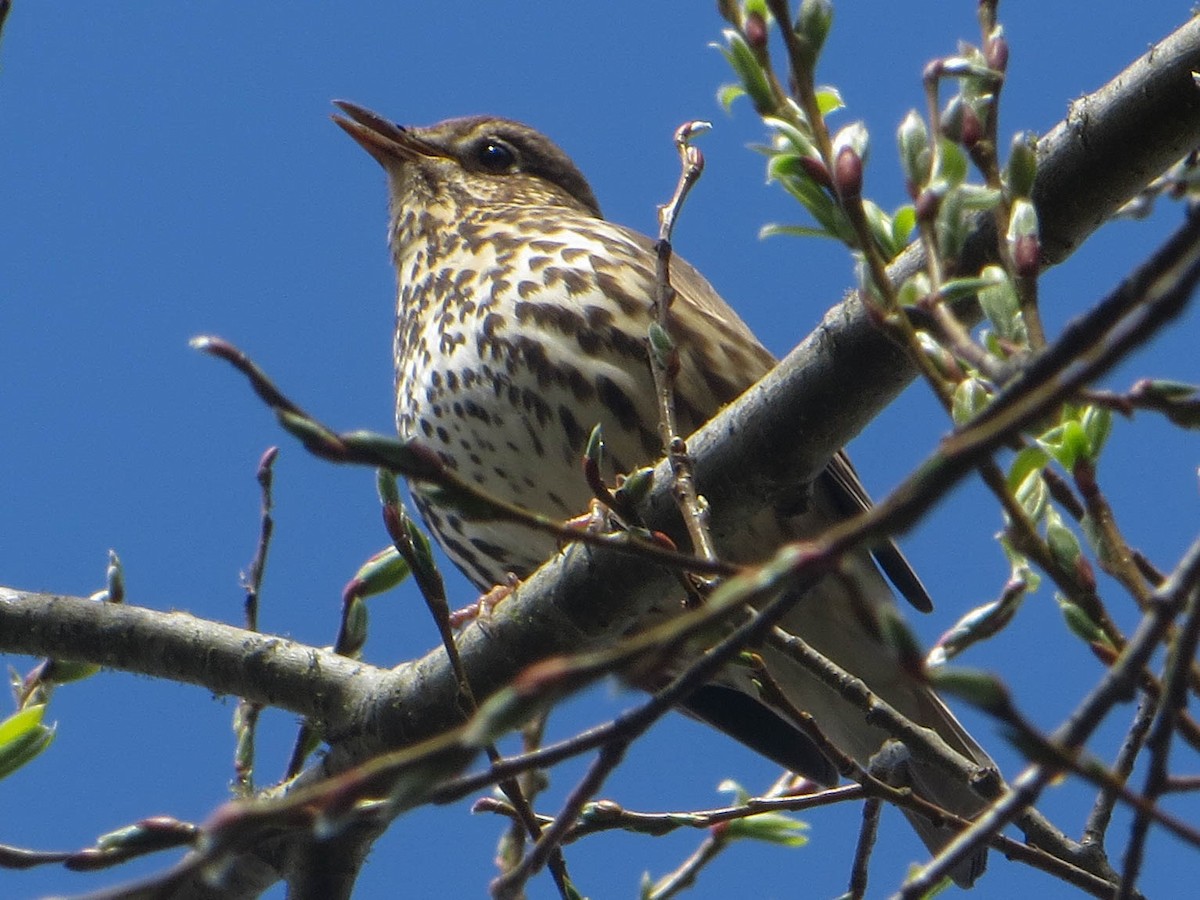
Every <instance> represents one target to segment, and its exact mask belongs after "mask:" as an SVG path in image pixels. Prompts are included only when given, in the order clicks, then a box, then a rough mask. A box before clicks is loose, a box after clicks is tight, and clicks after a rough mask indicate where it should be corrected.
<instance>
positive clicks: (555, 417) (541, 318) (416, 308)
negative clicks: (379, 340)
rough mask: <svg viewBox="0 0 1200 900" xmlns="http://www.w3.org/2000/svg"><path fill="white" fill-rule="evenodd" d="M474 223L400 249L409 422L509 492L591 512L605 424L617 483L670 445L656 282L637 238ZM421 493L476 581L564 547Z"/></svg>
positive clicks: (405, 418) (403, 382) (402, 371)
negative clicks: (661, 398)
mask: <svg viewBox="0 0 1200 900" xmlns="http://www.w3.org/2000/svg"><path fill="white" fill-rule="evenodd" d="M466 226H467V227H459V228H456V229H455V230H454V232H453V233H452V234H447V235H446V236H444V238H443V239H439V240H435V241H429V242H426V243H425V244H423V245H421V246H418V247H416V248H414V249H413V250H412V251H411V252H408V253H404V254H397V255H396V263H397V270H398V274H399V288H398V304H397V327H396V335H395V363H396V379H397V405H396V416H397V425H398V428H399V431H400V433H401V435H402V436H403V437H406V438H415V439H418V440H420V441H422V442H424V443H426V444H427V445H428V446H430V447H431V448H432V449H434V450H435V451H436V452H437V453H439V455H441V457H442V458H443V459H444V460H446V462H447V463H448V464H449V465H450V466H451V467H453V468H454V469H455V470H456V471H457V473H458V474H459V475H460V476H462V477H464V478H466V479H468V480H469V481H472V482H474V483H476V484H478V485H479V486H480V487H481V488H483V489H484V490H486V491H488V492H489V493H491V494H493V495H495V496H498V497H501V498H503V499H505V500H508V501H511V502H514V503H518V504H520V505H522V506H524V507H526V508H529V509H532V510H535V511H538V512H542V513H546V514H548V515H551V516H554V517H556V518H566V517H569V516H573V515H576V514H579V513H581V512H583V511H585V510H586V508H587V505H588V502H589V500H590V490H589V488H588V487H587V484H586V482H585V480H584V477H583V474H582V457H583V452H584V449H585V446H586V444H587V440H588V437H589V435H590V434H591V431H592V429H593V428H594V427H595V426H596V425H597V424H599V425H601V426H602V427H603V430H604V436H605V441H606V446H607V448H608V460H609V463H608V467H607V473H606V474H607V475H608V477H610V478H611V477H612V476H613V475H614V474H615V473H616V472H623V471H628V470H630V469H632V468H634V467H636V466H638V465H641V464H644V463H646V462H650V461H653V460H654V459H656V458H657V457H658V456H659V455H660V453H661V445H662V441H661V439H660V437H659V435H658V433H657V427H656V424H657V413H656V406H655V394H654V385H653V379H652V376H651V373H650V368H649V362H648V359H647V355H646V344H645V340H646V339H645V335H646V329H647V327H648V324H649V315H650V312H649V310H650V304H651V301H652V290H653V280H652V277H651V276H650V274H649V273H648V272H646V271H645V270H644V261H643V260H642V259H640V258H637V257H635V256H634V253H633V251H634V250H635V249H636V248H634V247H632V245H630V246H628V247H625V245H624V244H622V243H621V241H620V240H619V239H618V237H614V236H611V235H603V234H600V235H595V234H587V233H582V232H579V231H569V230H563V229H561V228H554V227H552V226H551V225H550V224H549V223H544V222H539V221H533V222H532V223H526V225H525V227H523V228H517V229H514V228H513V227H511V225H510V226H509V227H506V228H503V229H501V228H499V227H497V226H496V223H494V222H493V223H489V222H488V221H487V220H481V221H473V222H467V223H466ZM489 229H490V231H489ZM622 252H623V253H624V254H625V255H626V256H627V257H628V259H627V260H626V262H627V263H628V265H627V266H625V267H624V271H622V266H621V264H620V263H621V260H620V256H619V254H620V253H622ZM614 255H616V256H617V261H616V263H614V262H613V259H614ZM418 501H419V503H420V504H421V506H422V508H423V512H424V513H425V514H426V517H427V519H428V520H429V523H430V525H431V527H432V528H433V530H434V531H435V533H437V535H438V537H439V539H440V540H441V542H442V543H443V545H444V546H445V547H446V548H447V550H448V551H449V552H450V554H451V556H452V557H454V558H455V561H456V562H458V563H459V564H460V565H462V566H464V567H465V568H466V569H467V570H468V571H473V572H475V573H476V574H477V577H475V579H474V580H476V582H477V583H482V582H484V581H489V582H491V583H495V582H496V581H498V580H501V579H502V578H503V575H504V574H505V573H506V572H509V571H513V572H516V573H518V574H521V575H523V574H526V573H527V572H528V571H531V570H532V569H533V568H536V566H537V565H539V564H540V563H541V562H543V561H544V560H545V559H546V558H547V557H548V556H550V555H551V554H552V553H553V552H554V550H555V547H554V545H553V542H552V541H551V540H549V539H547V538H545V537H543V536H540V535H535V534H533V533H531V532H528V531H527V530H525V529H520V528H514V527H513V526H511V525H508V524H504V523H495V522H481V521H473V520H471V519H470V517H468V516H465V515H462V514H460V513H459V512H458V511H455V510H453V509H448V508H444V507H442V506H440V505H439V503H438V502H437V499H436V498H435V497H433V496H431V495H427V496H426V497H425V498H424V499H422V498H421V497H418Z"/></svg>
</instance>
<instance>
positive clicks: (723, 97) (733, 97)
mask: <svg viewBox="0 0 1200 900" xmlns="http://www.w3.org/2000/svg"><path fill="white" fill-rule="evenodd" d="M745 96H746V89H745V88H744V87H742V86H741V85H740V84H732V83H730V84H723V85H721V86H720V87H719V88H717V103H719V104H720V105H721V108H722V109H723V110H725V112H729V111H730V110H731V109H733V104H734V102H735V101H737V100H738V99H739V98H740V97H745Z"/></svg>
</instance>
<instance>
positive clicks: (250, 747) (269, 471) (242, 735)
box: [233, 447, 279, 797]
mask: <svg viewBox="0 0 1200 900" xmlns="http://www.w3.org/2000/svg"><path fill="white" fill-rule="evenodd" d="M278 456H279V448H278V447H268V448H267V451H266V452H265V453H263V455H262V458H261V459H260V460H259V462H258V469H257V471H256V472H255V477H256V479H257V480H258V487H259V528H258V542H257V544H256V545H255V547H254V556H253V558H252V559H251V560H250V568H249V569H248V570H247V571H246V574H245V576H244V577H243V578H242V587H243V589H244V590H245V591H246V600H245V604H244V606H245V613H246V630H247V631H258V600H259V596H260V594H261V591H262V579H263V573H264V572H265V571H266V568H267V552H268V551H269V550H270V548H271V535H272V534H273V533H274V531H275V520H274V519H273V518H272V516H271V508H272V506H273V502H272V499H271V484H272V481H273V479H274V474H275V468H274V467H275V459H276V457H278ZM262 709H263V705H262V704H261V703H254V702H252V701H249V700H245V699H239V700H238V705H237V709H236V710H235V711H234V714H233V732H234V734H235V735H236V736H237V748H236V750H235V752H234V778H233V791H234V793H235V794H236V795H238V796H241V797H248V796H250V795H251V794H253V793H254V738H255V733H256V731H257V728H258V717H259V714H260V713H261V712H262Z"/></svg>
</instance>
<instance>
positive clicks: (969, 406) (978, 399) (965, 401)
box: [950, 376, 991, 425]
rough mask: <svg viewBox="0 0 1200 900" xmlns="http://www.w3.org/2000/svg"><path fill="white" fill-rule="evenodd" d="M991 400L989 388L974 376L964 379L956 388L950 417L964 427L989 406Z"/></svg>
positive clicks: (956, 423)
mask: <svg viewBox="0 0 1200 900" xmlns="http://www.w3.org/2000/svg"><path fill="white" fill-rule="evenodd" d="M990 399H991V396H990V394H989V393H988V389H987V387H986V386H985V385H984V383H983V382H982V381H980V380H979V379H978V378H975V377H974V376H972V377H970V378H964V379H963V380H962V381H960V382H959V383H958V384H957V385H956V386H955V388H954V396H953V398H952V401H951V408H950V415H951V417H952V418H953V419H954V424H955V425H964V424H966V423H967V422H969V421H971V419H973V418H975V416H976V415H977V414H978V413H979V412H980V411H981V410H982V409H983V408H984V407H985V406H987V404H988V401H989V400H990Z"/></svg>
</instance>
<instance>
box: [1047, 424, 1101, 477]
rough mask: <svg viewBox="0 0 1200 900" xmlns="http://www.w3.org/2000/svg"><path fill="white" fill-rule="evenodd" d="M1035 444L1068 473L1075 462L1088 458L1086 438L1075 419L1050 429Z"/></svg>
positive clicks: (1088, 445)
mask: <svg viewBox="0 0 1200 900" xmlns="http://www.w3.org/2000/svg"><path fill="white" fill-rule="evenodd" d="M1037 442H1038V446H1040V447H1041V448H1042V449H1043V450H1045V451H1046V452H1047V453H1049V454H1050V455H1051V456H1052V457H1054V459H1055V461H1057V462H1058V464H1059V465H1060V466H1062V467H1063V468H1064V469H1066V470H1067V471H1068V472H1070V471H1071V470H1072V469H1074V468H1075V461H1076V460H1078V459H1087V458H1088V451H1089V449H1090V443H1089V441H1088V436H1087V434H1086V433H1085V432H1084V430H1083V426H1082V425H1081V424H1080V423H1079V422H1078V421H1077V420H1076V419H1068V420H1067V421H1065V422H1063V423H1062V424H1061V425H1057V426H1055V427H1054V428H1051V429H1050V430H1049V431H1047V432H1046V433H1045V434H1043V435H1041V436H1040V437H1039V438H1037Z"/></svg>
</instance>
